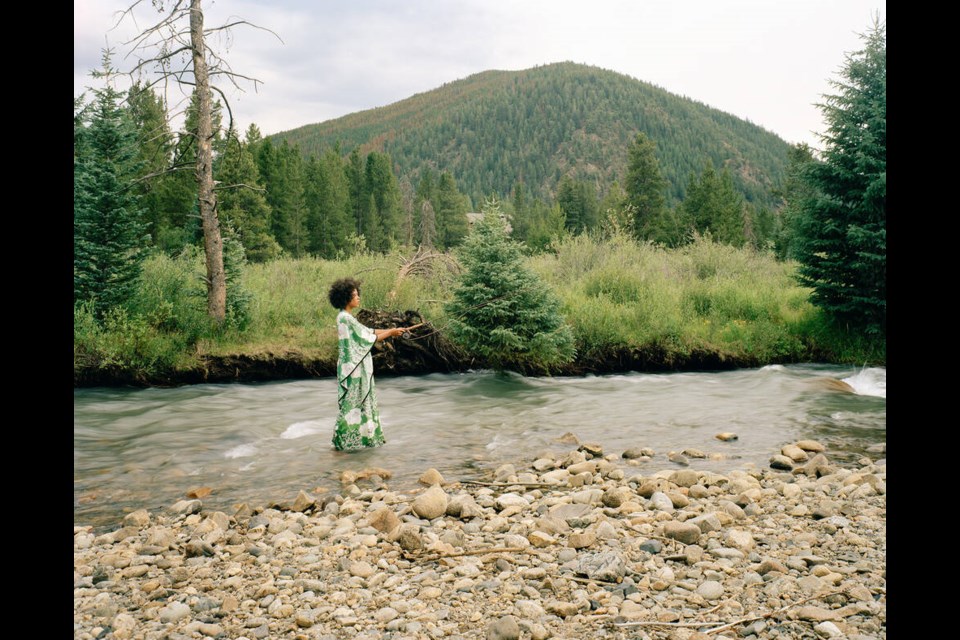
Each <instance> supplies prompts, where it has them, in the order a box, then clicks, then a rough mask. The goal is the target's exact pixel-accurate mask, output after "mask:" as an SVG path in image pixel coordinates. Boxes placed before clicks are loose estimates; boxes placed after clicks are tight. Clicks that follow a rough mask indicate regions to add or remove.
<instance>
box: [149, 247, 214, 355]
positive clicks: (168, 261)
mask: <svg viewBox="0 0 960 640" xmlns="http://www.w3.org/2000/svg"><path fill="white" fill-rule="evenodd" d="M205 272H206V271H205V266H204V258H203V251H202V250H201V249H200V248H199V247H196V246H189V247H185V248H184V249H183V251H181V253H180V254H179V255H177V256H176V257H171V256H168V255H167V254H165V253H162V252H157V253H155V254H153V255H151V256H150V257H149V258H147V260H146V261H145V262H144V265H143V273H142V275H141V278H140V286H139V287H138V288H137V295H136V296H135V297H134V298H133V300H131V305H130V308H131V313H132V314H133V315H134V316H135V317H140V318H142V319H143V320H144V321H145V322H146V323H147V324H148V325H149V326H151V327H153V328H154V329H156V330H157V331H161V332H164V333H166V334H169V335H171V336H176V338H177V340H179V341H180V342H181V343H182V344H183V345H184V346H188V345H193V344H195V343H196V342H197V341H198V340H200V339H201V338H203V337H206V336H208V335H209V334H210V331H211V328H212V325H211V323H210V319H209V316H207V312H206V307H207V289H206V285H205V283H204V275H205ZM228 295H229V289H228Z"/></svg>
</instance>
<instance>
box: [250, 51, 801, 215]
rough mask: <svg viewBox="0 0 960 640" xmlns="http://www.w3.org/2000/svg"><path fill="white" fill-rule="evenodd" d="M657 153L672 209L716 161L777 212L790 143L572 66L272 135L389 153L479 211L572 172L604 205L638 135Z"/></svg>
mask: <svg viewBox="0 0 960 640" xmlns="http://www.w3.org/2000/svg"><path fill="white" fill-rule="evenodd" d="M641 132H642V133H645V134H646V136H647V137H648V138H649V139H650V140H652V141H653V142H654V143H655V145H656V157H657V160H658V161H659V166H660V171H661V172H662V175H663V177H664V178H665V179H666V181H667V183H668V187H667V193H666V196H667V201H668V204H671V205H672V204H676V203H678V202H680V201H682V200H683V199H684V196H685V193H686V188H687V186H688V183H689V181H690V177H691V174H695V175H700V173H701V172H702V171H703V170H704V166H705V164H706V163H707V162H708V161H709V162H711V163H712V165H713V166H714V167H716V168H717V169H728V170H729V171H730V173H731V175H732V177H733V181H734V185H735V186H736V187H737V189H738V190H739V191H740V192H742V194H743V196H744V197H745V200H746V201H747V202H748V203H751V204H754V205H756V206H762V207H770V208H775V207H776V206H777V202H776V201H775V197H774V196H773V195H772V194H771V189H773V188H775V187H776V186H778V185H779V184H780V183H781V181H782V180H783V178H784V173H785V169H786V166H787V152H788V150H789V148H790V145H789V144H788V143H787V142H786V141H784V140H783V139H781V138H779V137H778V136H777V135H775V134H773V133H771V132H769V131H767V130H765V129H763V128H761V127H759V126H757V125H755V124H752V123H750V122H747V121H745V120H742V119H740V118H737V117H735V116H732V115H730V114H727V113H724V112H722V111H719V110H717V109H714V108H711V107H708V106H707V105H704V104H702V103H699V102H696V101H694V100H690V99H688V98H684V97H681V96H677V95H675V94H672V93H669V92H668V91H666V90H664V89H661V88H659V87H656V86H654V85H651V84H649V83H646V82H642V81H640V80H636V79H634V78H631V77H630V76H626V75H623V74H620V73H616V72H613V71H608V70H605V69H600V68H598V67H592V66H586V65H582V64H575V63H571V62H563V63H556V64H550V65H545V66H539V67H535V68H532V69H527V70H523V71H485V72H482V73H478V74H475V75H472V76H469V77H467V78H464V79H462V80H457V81H455V82H450V83H448V84H444V85H443V86H441V87H439V88H437V89H434V90H432V91H427V92H424V93H420V94H416V95H414V96H411V97H410V98H407V99H405V100H401V101H400V102H396V103H394V104H392V105H389V106H385V107H378V108H375V109H369V110H366V111H361V112H358V113H353V114H350V115H347V116H343V117H341V118H337V119H335V120H328V121H326V122H322V123H319V124H313V125H307V126H303V127H300V128H298V129H294V130H291V131H285V132H280V133H277V134H274V135H272V136H269V138H270V139H272V140H273V141H274V142H275V143H280V142H282V141H287V142H289V143H290V144H292V145H296V146H298V147H299V149H300V151H301V152H302V153H303V154H304V156H305V157H309V156H317V157H320V156H322V155H323V153H324V152H325V151H326V150H328V149H331V148H333V147H334V145H335V144H336V143H337V142H338V141H339V142H340V143H341V148H342V149H344V150H348V149H351V148H355V147H359V148H360V151H361V152H362V153H364V154H366V153H368V152H370V151H378V152H383V153H386V154H388V155H389V156H390V158H391V159H392V160H393V163H394V167H395V170H396V172H397V173H398V174H399V175H400V176H406V177H407V178H409V179H410V180H411V181H412V182H413V183H414V184H416V183H417V181H418V179H419V176H420V175H421V172H422V170H423V169H425V168H430V169H432V170H434V171H440V172H443V171H448V172H450V174H452V175H453V176H454V178H455V179H456V181H457V185H458V187H459V189H460V191H461V192H463V193H465V194H466V195H468V196H469V197H470V198H471V199H472V201H473V204H474V207H479V205H480V203H482V202H483V198H484V197H486V196H489V195H491V194H496V195H498V196H500V197H509V194H510V192H511V190H512V189H513V187H514V186H515V184H516V183H517V182H523V183H524V185H525V187H526V189H527V191H528V193H529V195H531V196H534V197H539V198H541V199H543V200H546V201H553V200H554V199H555V198H556V196H557V191H558V185H559V184H560V180H561V178H562V177H563V176H565V175H566V176H569V177H570V178H572V179H574V180H579V181H589V182H594V183H595V184H596V186H597V190H598V194H599V195H600V196H601V197H602V195H604V194H605V193H606V192H607V190H608V189H609V188H610V187H611V185H612V184H613V183H614V182H615V181H616V182H618V183H619V184H621V185H622V184H623V182H624V177H625V174H626V169H627V156H628V149H629V147H630V144H631V142H632V141H633V140H634V138H635V136H636V135H637V133H641Z"/></svg>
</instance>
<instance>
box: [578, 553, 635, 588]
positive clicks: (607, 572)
mask: <svg viewBox="0 0 960 640" xmlns="http://www.w3.org/2000/svg"><path fill="white" fill-rule="evenodd" d="M575 571H576V572H577V573H578V574H580V575H584V576H586V577H588V578H592V579H594V580H602V581H604V582H619V580H620V578H622V577H623V576H625V575H626V574H627V564H626V562H624V560H623V557H622V556H621V555H620V554H619V553H616V552H613V551H602V552H599V553H588V554H585V555H584V556H583V557H581V558H580V561H579V562H578V563H577V566H576V569H575Z"/></svg>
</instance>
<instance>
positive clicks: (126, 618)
mask: <svg viewBox="0 0 960 640" xmlns="http://www.w3.org/2000/svg"><path fill="white" fill-rule="evenodd" d="M110 626H112V627H113V637H114V638H116V639H117V640H130V638H132V637H133V631H134V629H136V628H137V621H136V619H135V618H134V617H133V616H131V615H130V614H129V613H118V614H117V615H116V617H115V618H114V619H113V622H112V623H111V625H110Z"/></svg>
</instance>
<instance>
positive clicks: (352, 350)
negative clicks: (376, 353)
mask: <svg viewBox="0 0 960 640" xmlns="http://www.w3.org/2000/svg"><path fill="white" fill-rule="evenodd" d="M337 336H338V342H339V352H340V357H339V359H338V360H337V386H338V396H337V403H338V404H339V406H340V411H339V414H338V415H337V428H336V431H335V432H334V434H333V446H334V447H335V448H336V449H337V450H339V451H353V450H356V449H364V448H366V447H379V446H380V445H382V444H384V443H385V442H386V440H385V439H384V437H383V431H382V430H381V428H380V412H379V410H378V409H377V392H376V389H375V388H374V384H373V355H372V354H371V350H372V349H373V343H374V342H376V341H377V334H376V333H374V332H373V329H370V328H368V327H365V326H363V325H362V324H360V322H359V321H358V320H357V319H356V318H354V317H353V315H352V314H351V313H349V312H347V311H341V312H340V313H339V314H337Z"/></svg>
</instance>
